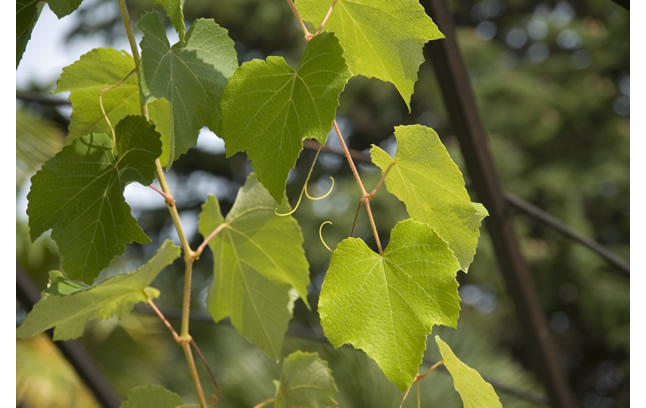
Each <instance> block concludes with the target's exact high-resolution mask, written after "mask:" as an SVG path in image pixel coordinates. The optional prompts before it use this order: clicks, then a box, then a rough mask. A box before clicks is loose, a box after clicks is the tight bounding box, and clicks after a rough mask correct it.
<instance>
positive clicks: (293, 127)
mask: <svg viewBox="0 0 646 408" xmlns="http://www.w3.org/2000/svg"><path fill="white" fill-rule="evenodd" d="M349 77H350V72H349V71H348V69H347V67H346V65H345V61H344V59H343V51H342V50H341V47H340V46H339V43H338V40H337V39H336V38H334V36H333V35H332V34H327V35H319V36H317V37H315V38H314V39H312V41H310V42H309V43H308V44H307V48H306V49H305V54H304V55H303V58H302V59H301V62H300V64H299V67H298V69H297V70H296V71H294V69H293V68H292V67H290V66H289V65H287V63H286V62H285V60H284V59H283V58H282V57H268V58H267V61H266V62H265V61H262V60H253V61H250V62H246V63H244V64H242V66H240V68H239V69H238V70H237V71H236V72H235V74H234V75H233V76H232V77H231V78H230V80H229V84H228V85H227V87H226V88H225V90H224V95H223V96H222V114H223V128H222V134H221V136H222V138H223V139H224V141H225V146H226V151H227V156H231V155H233V154H234V153H236V152H241V151H246V152H247V157H248V158H249V159H250V160H251V161H252V163H253V168H254V171H255V172H256V173H257V174H258V180H260V182H261V183H262V184H263V185H264V186H265V187H266V188H267V190H269V192H270V193H271V195H272V197H274V199H276V201H280V200H281V199H282V197H283V195H284V194H285V182H286V180H287V175H288V174H289V171H290V170H291V169H292V168H293V167H294V165H295V163H296V159H298V155H299V153H300V151H301V150H302V149H303V140H304V139H316V140H318V141H319V142H321V144H325V140H326V139H327V135H328V133H329V131H330V129H331V128H332V121H333V120H334V117H335V113H336V108H337V106H338V105H339V95H340V93H341V91H343V88H344V87H345V83H346V82H347V80H348V78H349Z"/></svg>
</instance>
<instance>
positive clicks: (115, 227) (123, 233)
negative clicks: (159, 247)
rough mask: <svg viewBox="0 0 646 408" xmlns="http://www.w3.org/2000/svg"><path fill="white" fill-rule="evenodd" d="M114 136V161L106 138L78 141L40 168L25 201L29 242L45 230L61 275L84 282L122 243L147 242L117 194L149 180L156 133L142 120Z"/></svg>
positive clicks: (122, 125) (127, 122) (157, 146)
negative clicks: (54, 247) (57, 253)
mask: <svg viewBox="0 0 646 408" xmlns="http://www.w3.org/2000/svg"><path fill="white" fill-rule="evenodd" d="M116 134H117V155H118V158H115V157H114V156H112V139H111V137H110V136H108V135H106V134H103V133H92V134H90V135H88V136H84V137H82V138H81V139H77V140H76V141H75V142H74V143H72V144H71V145H70V146H67V147H65V148H64V149H63V150H62V151H61V152H60V153H58V154H57V155H56V156H54V157H53V158H52V159H50V160H48V161H47V162H46V163H45V164H44V165H43V167H42V169H41V170H40V171H38V173H36V174H35V175H34V176H33V177H32V179H31V190H30V192H29V195H28V196H27V198H28V199H29V204H28V206H27V215H29V228H30V231H29V232H30V236H31V240H32V241H34V240H35V239H36V238H38V237H39V236H40V235H41V234H42V233H43V232H45V231H47V230H48V229H50V228H51V229H52V238H53V239H54V240H55V241H56V243H57V244H58V247H59V249H60V252H61V256H62V258H63V261H62V262H63V269H64V270H65V272H66V273H67V275H68V276H69V277H70V278H72V279H76V280H82V281H84V282H88V283H91V282H92V281H94V279H96V277H97V275H98V274H99V272H100V271H101V270H102V269H103V268H105V267H107V266H108V265H109V263H110V261H111V260H112V258H114V257H115V256H117V255H121V254H122V253H123V251H124V249H125V247H126V244H127V243H130V242H139V243H145V242H150V239H149V238H148V237H147V236H146V234H144V232H143V231H142V229H141V228H139V226H138V225H137V221H136V220H135V219H134V218H133V217H132V215H131V214H130V207H129V206H128V204H126V202H125V200H124V198H123V190H124V189H125V187H126V185H127V184H129V183H131V182H134V181H136V182H139V183H141V184H143V185H149V184H150V183H151V182H152V181H153V177H154V173H155V159H156V158H157V157H158V156H159V154H160V152H161V143H160V141H159V133H157V132H155V129H154V126H152V125H151V124H149V123H148V122H147V121H146V119H145V118H144V117H143V116H128V117H126V118H125V119H123V120H122V121H121V122H119V124H118V125H117V127H116Z"/></svg>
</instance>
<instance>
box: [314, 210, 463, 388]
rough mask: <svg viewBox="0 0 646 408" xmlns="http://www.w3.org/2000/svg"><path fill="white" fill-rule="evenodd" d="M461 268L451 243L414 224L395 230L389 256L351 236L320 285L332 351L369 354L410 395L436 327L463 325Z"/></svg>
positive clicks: (323, 323) (323, 322) (321, 308)
mask: <svg viewBox="0 0 646 408" xmlns="http://www.w3.org/2000/svg"><path fill="white" fill-rule="evenodd" d="M459 269H460V265H458V263H457V261H456V260H455V257H454V256H453V253H452V252H451V250H450V249H449V248H448V246H447V244H446V242H445V241H444V240H442V238H440V237H439V236H438V235H437V234H436V233H435V232H434V231H433V230H432V229H431V227H429V226H428V225H427V224H423V223H420V222H417V221H414V220H412V219H408V220H404V221H400V222H399V223H397V225H395V227H394V228H393V230H392V232H391V235H390V242H389V244H388V247H387V248H386V250H385V251H384V253H383V256H381V255H379V254H377V253H374V252H373V251H372V250H370V248H368V246H367V245H366V244H365V242H363V241H362V240H361V239H358V238H347V239H345V240H343V241H342V242H341V243H340V244H339V245H338V246H337V247H336V250H335V251H334V253H333V254H332V260H331V261H330V268H329V269H328V272H327V275H326V276H325V280H324V281H323V285H322V287H321V296H320V299H319V315H320V316H321V326H322V327H323V330H324V331H325V335H326V336H327V338H328V340H330V342H331V343H332V344H333V345H334V347H340V346H341V345H343V344H345V343H350V344H352V345H353V346H354V347H356V348H360V349H362V350H364V351H365V352H366V353H367V354H368V356H370V357H371V358H372V359H374V360H375V361H376V362H377V364H378V365H379V367H380V368H381V369H382V371H383V372H384V374H386V377H388V379H389V380H390V381H391V382H392V383H393V384H395V385H396V386H397V387H399V389H401V390H402V391H405V390H406V389H407V388H408V386H409V385H410V384H411V382H412V381H413V379H414V378H415V374H416V373H417V369H418V367H419V365H420V364H421V363H422V358H423V357H424V349H425V348H426V336H427V335H429V334H430V333H431V329H432V328H433V325H436V324H442V325H446V326H451V327H456V326H457V321H458V315H459V312H460V298H459V296H458V282H457V281H456V280H455V275H456V273H457V271H458V270H459Z"/></svg>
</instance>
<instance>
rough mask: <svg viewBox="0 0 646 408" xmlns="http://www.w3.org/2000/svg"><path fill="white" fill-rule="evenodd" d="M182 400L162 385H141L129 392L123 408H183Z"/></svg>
mask: <svg viewBox="0 0 646 408" xmlns="http://www.w3.org/2000/svg"><path fill="white" fill-rule="evenodd" d="M183 406H184V402H182V398H181V397H180V396H179V395H177V394H175V393H174V392H171V391H168V390H167V389H166V388H164V387H162V386H161V385H141V386H138V387H134V388H131V389H129V390H128V398H127V399H126V400H125V401H124V402H123V404H121V408H142V407H151V408H153V407H154V408H178V407H183Z"/></svg>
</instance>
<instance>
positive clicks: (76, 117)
mask: <svg viewBox="0 0 646 408" xmlns="http://www.w3.org/2000/svg"><path fill="white" fill-rule="evenodd" d="M134 68H135V61H134V59H133V58H132V57H131V56H130V55H128V53H126V52H125V51H121V52H119V51H117V50H115V49H112V48H95V49H93V50H91V51H89V52H88V53H86V54H83V55H82V56H81V58H80V59H79V60H78V61H76V62H75V63H73V64H72V65H69V66H67V67H65V68H63V73H62V74H61V76H60V78H58V81H57V83H56V89H55V90H54V92H65V91H69V92H70V96H69V100H70V102H71V103H72V117H71V119H70V125H69V133H68V135H67V137H66V140H67V143H70V142H72V141H74V140H76V139H78V138H79V137H81V136H85V135H87V134H88V133H90V132H106V133H109V132H110V127H109V126H108V122H106V120H105V117H104V116H103V112H102V111H101V106H100V105H99V94H100V93H101V91H102V90H103V89H106V88H108V87H112V86H114V85H116V84H117V83H119V82H121V81H122V80H123V79H124V78H125V77H126V75H128V73H129V72H130V71H132V70H133V69H134ZM102 100H103V107H104V109H105V112H106V114H107V116H108V119H110V123H112V125H113V126H114V125H115V124H117V123H119V121H120V120H121V119H123V118H124V117H126V116H127V115H137V114H140V113H141V103H140V99H139V84H138V81H137V75H136V74H135V75H131V76H130V77H128V79H126V81H125V82H123V83H122V84H121V85H119V86H118V87H116V88H114V89H111V90H109V91H106V92H104V93H103V97H102ZM148 111H149V114H150V115H149V116H150V119H151V121H152V122H153V123H155V130H157V131H158V132H159V133H160V134H161V139H162V154H161V156H160V160H161V163H162V165H164V164H166V162H167V161H168V155H169V150H170V147H169V143H170V140H169V139H170V115H169V112H170V107H169V106H168V102H167V101H166V100H156V101H153V102H152V103H150V104H149V105H148Z"/></svg>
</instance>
